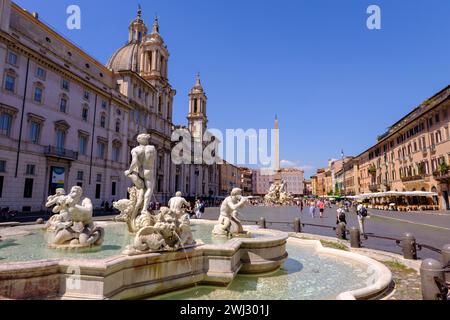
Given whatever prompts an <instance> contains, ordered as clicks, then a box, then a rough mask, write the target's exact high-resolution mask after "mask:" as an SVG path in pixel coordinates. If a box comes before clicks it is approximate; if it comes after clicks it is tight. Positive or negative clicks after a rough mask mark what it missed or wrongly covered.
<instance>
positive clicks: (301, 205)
mask: <svg viewBox="0 0 450 320" xmlns="http://www.w3.org/2000/svg"><path fill="white" fill-rule="evenodd" d="M300 212H301V213H303V200H300Z"/></svg>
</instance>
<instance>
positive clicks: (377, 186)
mask: <svg viewBox="0 0 450 320" xmlns="http://www.w3.org/2000/svg"><path fill="white" fill-rule="evenodd" d="M369 190H370V192H379V191H380V190H381V184H371V185H370V186H369Z"/></svg>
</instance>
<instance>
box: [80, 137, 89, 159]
mask: <svg viewBox="0 0 450 320" xmlns="http://www.w3.org/2000/svg"><path fill="white" fill-rule="evenodd" d="M78 139H79V148H78V151H79V152H80V154H81V155H83V156H85V155H86V154H87V144H88V138H87V137H86V136H84V135H81V136H79V138H78Z"/></svg>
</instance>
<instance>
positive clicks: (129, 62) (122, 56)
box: [106, 42, 141, 72]
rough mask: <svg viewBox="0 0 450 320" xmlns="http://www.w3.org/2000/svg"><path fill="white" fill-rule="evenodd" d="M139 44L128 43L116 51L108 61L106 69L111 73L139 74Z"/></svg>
mask: <svg viewBox="0 0 450 320" xmlns="http://www.w3.org/2000/svg"><path fill="white" fill-rule="evenodd" d="M140 47H141V46H140V45H139V43H133V42H131V43H128V44H126V45H125V46H123V47H122V48H120V49H119V50H117V51H116V52H115V53H114V54H113V55H112V56H111V58H110V59H109V61H108V63H107V64H106V67H107V68H108V69H111V70H113V71H122V70H131V71H134V72H139V57H140V51H141V49H140Z"/></svg>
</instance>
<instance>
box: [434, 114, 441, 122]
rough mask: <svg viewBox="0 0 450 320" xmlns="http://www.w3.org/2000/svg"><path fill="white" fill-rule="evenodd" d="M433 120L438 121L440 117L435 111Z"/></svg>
mask: <svg viewBox="0 0 450 320" xmlns="http://www.w3.org/2000/svg"><path fill="white" fill-rule="evenodd" d="M434 120H435V121H436V123H439V122H440V121H441V118H440V117H439V113H436V115H435V116H434Z"/></svg>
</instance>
